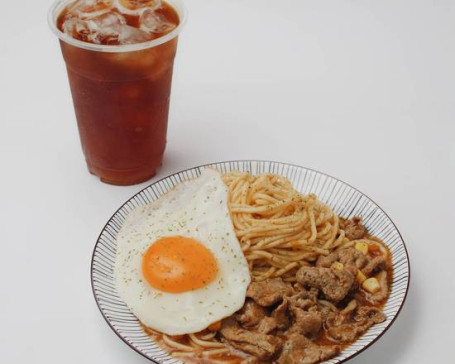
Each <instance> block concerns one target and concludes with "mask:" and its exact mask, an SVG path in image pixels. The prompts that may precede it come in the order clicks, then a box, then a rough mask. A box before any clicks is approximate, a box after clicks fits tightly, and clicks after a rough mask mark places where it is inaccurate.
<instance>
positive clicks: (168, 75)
mask: <svg viewBox="0 0 455 364" xmlns="http://www.w3.org/2000/svg"><path fill="white" fill-rule="evenodd" d="M72 1H73V0H58V1H56V2H55V3H54V4H53V5H52V7H51V9H50V11H49V15H48V21H49V25H50V27H51V29H52V31H53V32H54V33H55V34H56V35H57V37H58V38H59V40H60V46H61V50H62V54H63V58H64V60H65V63H66V68H67V71H68V78H69V83H70V87H71V93H72V96H73V103H74V109H75V113H76V119H77V124H78V129H79V136H80V140H81V144H82V150H83V152H84V155H85V159H86V162H87V166H88V170H89V171H90V173H92V174H94V175H96V176H99V178H100V179H101V181H103V182H106V183H110V184H115V185H132V184H136V183H140V182H144V181H146V180H148V179H150V178H152V177H153V176H154V175H155V173H156V171H157V168H158V167H159V166H160V165H161V163H162V160H163V154H164V149H165V146H166V133H167V123H168V113H169V100H170V93H171V83H172V71H173V64H174V58H175V54H176V51H177V40H178V35H179V33H180V31H181V29H182V26H183V24H184V23H185V20H186V10H185V7H184V5H183V3H182V1H181V0H167V3H168V4H169V5H171V6H172V7H173V8H174V9H175V11H176V12H177V14H178V15H179V18H180V23H179V25H178V26H177V27H176V28H175V29H174V30H173V31H172V32H170V33H168V34H166V35H165V36H163V37H160V38H157V39H154V40H152V41H148V42H144V43H137V44H127V45H118V46H113V45H98V44H91V43H87V42H82V41H79V40H76V39H73V38H72V37H70V36H69V35H67V34H64V33H63V32H61V31H60V30H59V29H58V28H57V25H56V21H57V18H58V16H59V15H60V13H61V11H62V10H63V9H64V8H65V7H66V6H67V5H68V3H70V2H72Z"/></svg>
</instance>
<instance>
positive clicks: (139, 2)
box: [115, 0, 162, 15]
mask: <svg viewBox="0 0 455 364" xmlns="http://www.w3.org/2000/svg"><path fill="white" fill-rule="evenodd" d="M161 5H162V2H161V0H115V6H116V7H117V8H118V9H119V10H120V11H121V12H122V13H125V14H130V15H141V13H142V12H143V11H144V10H145V9H151V10H154V9H158V8H159V7H161Z"/></svg>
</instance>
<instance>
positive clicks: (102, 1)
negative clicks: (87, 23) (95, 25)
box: [68, 0, 114, 19]
mask: <svg viewBox="0 0 455 364" xmlns="http://www.w3.org/2000/svg"><path fill="white" fill-rule="evenodd" d="M113 3H114V0H77V1H75V2H74V3H73V4H72V5H71V6H70V7H69V8H68V13H69V14H73V15H75V16H77V17H78V18H80V19H87V18H92V17H96V16H99V15H101V14H104V13H106V12H108V11H109V10H110V9H112V7H113Z"/></svg>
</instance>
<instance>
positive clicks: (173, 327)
mask: <svg viewBox="0 0 455 364" xmlns="http://www.w3.org/2000/svg"><path fill="white" fill-rule="evenodd" d="M175 235H181V236H185V237H190V238H194V239H197V240H198V241H199V242H201V243H202V244H204V246H205V247H206V248H208V249H209V250H210V251H211V252H212V254H213V255H214V256H215V258H216V260H217V264H218V274H217V277H216V278H215V280H214V281H213V282H212V283H210V284H209V285H207V286H205V287H203V288H200V289H197V290H194V291H190V292H185V293H179V294H173V293H166V292H162V291H160V290H158V289H156V288H154V287H152V286H150V285H149V284H148V283H147V281H146V280H145V279H144V278H143V276H142V256H143V254H144V252H145V251H146V250H147V249H148V248H149V247H150V246H151V245H152V244H153V243H154V242H155V241H156V240H158V239H159V238H162V237H166V236H175ZM114 278H115V282H116V286H117V291H118V293H119V295H120V297H121V298H122V299H123V300H124V302H125V303H126V304H127V306H128V307H129V308H130V309H131V311H132V312H133V313H134V315H135V316H136V317H137V318H138V319H139V320H140V321H141V322H142V323H143V324H144V325H146V326H147V327H150V328H153V329H155V330H157V331H160V332H163V333H166V334H169V335H179V334H187V333H194V332H198V331H201V330H203V329H205V328H207V326H209V325H210V324H212V323H214V322H217V321H219V320H221V319H223V318H225V317H228V316H230V315H232V314H233V313H234V312H236V311H237V310H239V309H240V308H241V307H242V306H243V304H244V301H245V295H246V289H247V287H248V285H249V283H250V274H249V270H248V264H247V262H246V259H245V257H244V255H243V253H242V250H241V248H240V244H239V242H238V240H237V238H236V236H235V232H234V227H233V225H232V222H231V219H230V216H229V209H228V195H227V188H226V186H225V185H224V183H223V181H222V179H221V175H220V173H219V172H218V171H215V170H213V169H205V170H204V171H203V172H202V174H201V176H200V177H198V178H197V179H194V180H191V181H186V182H183V183H180V184H179V185H177V186H176V187H175V188H174V189H173V190H171V191H169V192H168V193H167V194H165V195H163V196H161V197H160V198H159V199H158V200H156V201H154V202H153V203H151V204H148V205H146V206H142V207H137V208H135V209H134V210H133V211H131V213H130V214H129V215H128V216H127V218H126V219H125V222H124V224H123V226H122V228H121V229H120V231H119V233H118V236H117V254H116V261H115V268H114Z"/></svg>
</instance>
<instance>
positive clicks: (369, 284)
mask: <svg viewBox="0 0 455 364" xmlns="http://www.w3.org/2000/svg"><path fill="white" fill-rule="evenodd" d="M362 287H363V289H364V290H366V291H368V292H370V293H376V292H377V291H379V290H380V289H381V285H380V284H379V281H378V280H377V279H376V278H368V279H365V280H364V281H363V283H362Z"/></svg>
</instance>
